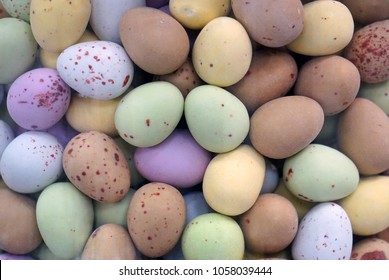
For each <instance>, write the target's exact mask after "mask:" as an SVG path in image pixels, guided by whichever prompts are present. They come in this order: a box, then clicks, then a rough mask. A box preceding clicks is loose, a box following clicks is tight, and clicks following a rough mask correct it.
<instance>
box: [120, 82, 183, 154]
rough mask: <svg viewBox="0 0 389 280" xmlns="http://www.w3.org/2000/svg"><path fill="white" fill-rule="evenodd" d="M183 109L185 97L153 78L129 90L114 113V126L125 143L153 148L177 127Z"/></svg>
mask: <svg viewBox="0 0 389 280" xmlns="http://www.w3.org/2000/svg"><path fill="white" fill-rule="evenodd" d="M183 111H184V97H183V96H182V94H181V91H180V90H179V89H178V88H177V87H176V86H175V85H173V84H171V83H169V82H165V81H154V82H149V83H146V84H143V85H141V86H138V87H136V88H134V89H133V90H131V91H130V92H129V93H127V94H126V95H125V96H124V97H123V98H122V100H121V101H120V102H119V104H118V106H117V108H116V112H115V126H116V128H117V130H118V132H119V135H120V137H122V138H123V139H124V140H125V141H126V142H128V143H130V144H131V145H133V146H136V147H151V146H155V145H157V144H159V143H161V142H162V141H163V140H165V139H166V138H167V137H168V136H169V135H170V134H171V133H172V132H173V130H174V129H175V128H176V126H177V124H178V123H179V121H180V119H181V117H182V115H183Z"/></svg>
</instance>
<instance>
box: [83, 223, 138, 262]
mask: <svg viewBox="0 0 389 280" xmlns="http://www.w3.org/2000/svg"><path fill="white" fill-rule="evenodd" d="M81 259H82V260H135V259H136V250H135V246H134V244H133V242H132V240H131V237H130V235H129V233H128V231H127V229H125V228H124V227H122V226H121V225H117V224H104V225H101V226H99V227H98V228H96V229H95V230H94V231H93V232H92V234H91V236H90V237H89V239H88V241H87V242H86V244H85V247H84V250H83V252H82V254H81Z"/></svg>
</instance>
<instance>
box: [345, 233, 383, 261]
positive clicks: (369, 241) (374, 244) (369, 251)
mask: <svg viewBox="0 0 389 280" xmlns="http://www.w3.org/2000/svg"><path fill="white" fill-rule="evenodd" d="M388 259H389V242H387V241H385V240H382V239H379V238H373V237H368V238H365V239H362V240H360V241H358V242H356V243H355V244H354V246H353V251H352V254H351V260H388Z"/></svg>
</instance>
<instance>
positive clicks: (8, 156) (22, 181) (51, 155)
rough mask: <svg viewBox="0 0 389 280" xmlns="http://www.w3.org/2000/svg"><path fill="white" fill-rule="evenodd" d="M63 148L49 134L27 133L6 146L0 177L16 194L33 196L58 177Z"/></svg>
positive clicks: (0, 162) (0, 167)
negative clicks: (31, 194) (30, 194)
mask: <svg viewBox="0 0 389 280" xmlns="http://www.w3.org/2000/svg"><path fill="white" fill-rule="evenodd" d="M62 154H63V147H62V145H61V144H60V143H59V141H58V140H57V139H56V138H55V137H54V136H53V135H51V134H49V133H47V132H40V131H28V132H25V133H22V134H20V135H19V136H17V137H16V138H15V139H13V140H12V141H11V143H9V144H8V146H7V147H6V148H5V150H4V151H3V155H2V157H1V160H0V172H1V177H2V178H3V180H4V182H5V183H6V184H7V186H8V187H9V188H10V189H12V190H14V191H16V192H19V193H35V192H38V191H41V190H43V189H44V188H45V187H47V186H48V185H50V184H52V183H54V182H55V181H56V180H57V179H59V177H60V176H61V175H62V172H63V169H62Z"/></svg>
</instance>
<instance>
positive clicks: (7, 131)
mask: <svg viewBox="0 0 389 280" xmlns="http://www.w3.org/2000/svg"><path fill="white" fill-rule="evenodd" d="M14 138H15V134H14V132H13V130H12V128H11V127H10V126H9V124H7V123H6V122H5V121H3V120H0V158H1V155H2V154H3V151H4V149H5V148H6V147H7V146H8V144H9V143H11V141H12V140H13V139H14Z"/></svg>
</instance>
